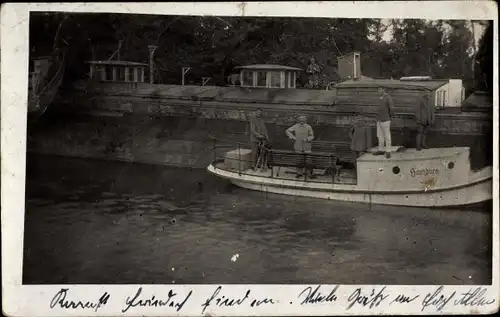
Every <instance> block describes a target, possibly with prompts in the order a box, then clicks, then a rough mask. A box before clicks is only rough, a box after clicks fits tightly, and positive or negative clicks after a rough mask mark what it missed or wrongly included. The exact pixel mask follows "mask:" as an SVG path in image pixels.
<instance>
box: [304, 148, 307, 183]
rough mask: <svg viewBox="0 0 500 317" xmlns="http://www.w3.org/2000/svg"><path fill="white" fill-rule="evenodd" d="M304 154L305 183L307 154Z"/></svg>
mask: <svg viewBox="0 0 500 317" xmlns="http://www.w3.org/2000/svg"><path fill="white" fill-rule="evenodd" d="M303 153H304V181H307V154H306V152H303Z"/></svg>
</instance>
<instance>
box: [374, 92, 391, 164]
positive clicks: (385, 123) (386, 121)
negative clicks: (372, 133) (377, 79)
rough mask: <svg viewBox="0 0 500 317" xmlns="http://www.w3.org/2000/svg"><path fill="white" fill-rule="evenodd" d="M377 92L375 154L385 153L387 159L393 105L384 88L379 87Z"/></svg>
mask: <svg viewBox="0 0 500 317" xmlns="http://www.w3.org/2000/svg"><path fill="white" fill-rule="evenodd" d="M378 91H379V92H380V106H379V109H378V113H377V138H378V152H377V153H375V154H377V155H382V154H384V152H385V156H386V157H387V158H389V157H391V153H390V148H391V146H392V141H391V118H392V116H393V107H394V103H393V101H392V97H391V96H390V95H389V94H387V92H386V90H385V88H383V87H380V88H379V89H378Z"/></svg>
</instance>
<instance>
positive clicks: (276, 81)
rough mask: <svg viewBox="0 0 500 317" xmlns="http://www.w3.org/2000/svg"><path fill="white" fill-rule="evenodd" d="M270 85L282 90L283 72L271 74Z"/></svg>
mask: <svg viewBox="0 0 500 317" xmlns="http://www.w3.org/2000/svg"><path fill="white" fill-rule="evenodd" d="M269 77H270V80H269V81H270V83H269V87H272V88H280V87H281V72H269Z"/></svg>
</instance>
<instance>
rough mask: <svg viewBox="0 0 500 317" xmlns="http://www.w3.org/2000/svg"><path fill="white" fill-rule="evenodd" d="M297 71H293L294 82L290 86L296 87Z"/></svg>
mask: <svg viewBox="0 0 500 317" xmlns="http://www.w3.org/2000/svg"><path fill="white" fill-rule="evenodd" d="M296 76H297V73H295V72H292V84H291V85H290V88H295V84H296V82H297V77H296Z"/></svg>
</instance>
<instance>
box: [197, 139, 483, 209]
mask: <svg viewBox="0 0 500 317" xmlns="http://www.w3.org/2000/svg"><path fill="white" fill-rule="evenodd" d="M374 150H375V149H370V150H369V151H368V153H364V154H362V155H361V156H360V157H359V158H357V159H355V164H354V165H355V166H354V168H352V169H349V168H342V166H341V165H340V162H339V160H338V158H337V157H336V155H335V153H314V152H313V153H311V154H298V153H294V152H291V151H282V150H270V152H269V164H267V165H268V166H265V167H264V169H260V168H258V169H255V170H254V169H253V168H251V166H250V164H251V162H250V157H251V151H250V150H248V149H243V148H239V149H237V150H233V151H229V152H227V153H225V155H224V159H222V158H220V159H215V160H214V162H213V163H212V164H210V165H209V166H208V168H207V169H208V171H209V172H210V173H213V174H215V175H217V176H219V177H222V178H225V179H228V180H230V181H231V182H232V183H233V184H235V185H237V186H239V187H242V188H247V189H251V190H258V191H264V192H270V193H277V194H285V195H291V196H306V197H314V198H323V199H330V200H337V201H348V202H359V203H369V204H381V205H398V206H416V207H450V206H466V205H472V204H476V203H480V202H484V201H488V200H491V199H492V168H491V166H487V167H484V168H482V169H480V170H477V171H473V170H471V167H470V159H469V157H470V153H469V148H468V147H449V148H431V149H423V150H421V151H417V150H416V149H404V148H400V147H393V148H392V149H391V155H390V158H387V157H386V156H380V155H376V153H375V151H374ZM287 153H288V154H287ZM294 156H295V158H294ZM300 156H302V157H303V160H302V161H300V159H299V160H298V159H297V158H298V157H300ZM300 162H302V163H303V162H309V163H308V164H309V166H311V167H314V168H315V169H314V174H315V175H316V176H315V177H314V178H309V179H308V177H307V175H305V176H303V177H301V178H297V177H296V174H295V169H296V167H297V166H301V167H302V166H304V164H302V163H300ZM329 162H330V163H329ZM294 165H296V166H294ZM318 167H320V168H318Z"/></svg>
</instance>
